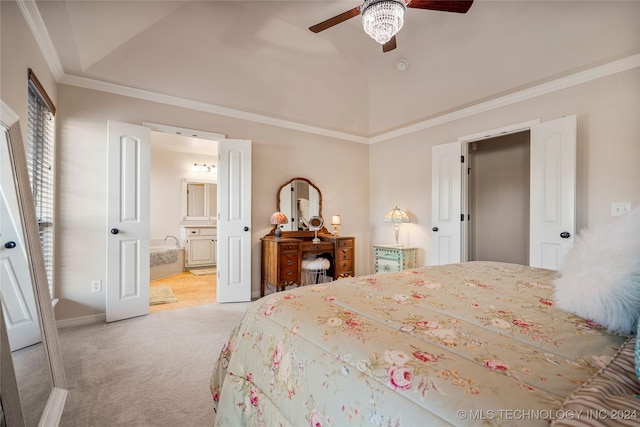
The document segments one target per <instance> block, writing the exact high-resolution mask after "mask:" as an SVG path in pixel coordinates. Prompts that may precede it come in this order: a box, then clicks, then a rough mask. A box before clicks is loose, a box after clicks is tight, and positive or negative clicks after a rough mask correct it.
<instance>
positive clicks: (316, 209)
mask: <svg viewBox="0 0 640 427" xmlns="http://www.w3.org/2000/svg"><path fill="white" fill-rule="evenodd" d="M278 211H280V212H282V213H284V214H285V215H286V216H287V218H288V219H289V222H288V223H287V224H283V225H282V226H281V230H282V231H308V230H310V228H309V219H310V218H311V217H313V216H317V217H322V193H320V190H319V189H318V187H316V186H315V185H314V184H313V183H312V182H311V181H309V180H308V179H306V178H293V179H291V180H290V181H287V182H286V183H284V184H283V185H282V186H281V187H280V189H279V190H278Z"/></svg>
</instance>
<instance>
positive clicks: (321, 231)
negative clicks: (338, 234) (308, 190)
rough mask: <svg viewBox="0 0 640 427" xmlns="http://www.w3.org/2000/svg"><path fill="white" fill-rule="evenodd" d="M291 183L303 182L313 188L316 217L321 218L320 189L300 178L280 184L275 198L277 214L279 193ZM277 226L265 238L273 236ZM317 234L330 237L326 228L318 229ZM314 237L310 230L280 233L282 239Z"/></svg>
mask: <svg viewBox="0 0 640 427" xmlns="http://www.w3.org/2000/svg"><path fill="white" fill-rule="evenodd" d="M293 181H304V182H306V183H307V184H309V186H310V187H313V188H314V189H315V190H316V191H317V192H318V199H319V201H318V214H319V215H318V216H319V217H321V218H322V192H321V191H320V189H319V188H318V187H316V185H315V184H314V183H313V182H311V181H310V180H308V179H307V178H302V177H296V178H291V179H290V180H289V181H287V182H285V183H284V184H282V185H281V186H280V187H279V188H278V192H277V193H276V197H277V199H278V212H280V193H281V192H282V189H283V188H284V187H286V186H287V185H291V183H292V182H293ZM277 227H278V226H277V225H274V226H273V229H272V230H271V232H269V234H267V236H275V233H276V228H277ZM318 234H320V235H322V234H328V235H331V233H329V230H327V229H326V227H324V226H323V227H322V228H319V229H318ZM314 235H315V232H314V231H312V230H297V231H284V230H283V231H282V237H281V238H287V237H289V238H305V237H313V236H314Z"/></svg>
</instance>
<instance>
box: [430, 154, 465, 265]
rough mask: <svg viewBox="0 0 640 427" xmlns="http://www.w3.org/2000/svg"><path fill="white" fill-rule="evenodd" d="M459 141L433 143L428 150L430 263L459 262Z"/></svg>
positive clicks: (460, 166) (460, 171) (460, 170)
mask: <svg viewBox="0 0 640 427" xmlns="http://www.w3.org/2000/svg"><path fill="white" fill-rule="evenodd" d="M461 146H462V144H461V143H460V142H452V143H449V144H442V145H435V146H434V147H433V148H432V150H431V156H432V158H431V165H432V170H431V173H432V176H431V227H432V228H431V254H430V256H431V259H430V263H429V264H430V265H442V264H452V263H457V262H460V250H461V245H460V238H461V233H462V232H461V228H462V227H461V221H460V215H461V213H462V208H461V191H462V190H461V177H462V160H461V154H460V153H461Z"/></svg>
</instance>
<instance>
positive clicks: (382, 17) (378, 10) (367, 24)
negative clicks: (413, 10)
mask: <svg viewBox="0 0 640 427" xmlns="http://www.w3.org/2000/svg"><path fill="white" fill-rule="evenodd" d="M406 9H407V5H406V3H405V2H404V0H365V2H364V3H363V4H362V6H361V9H360V10H361V11H362V26H363V27H364V32H365V33H367V34H369V36H371V38H372V39H374V40H375V41H377V42H378V43H380V44H385V43H386V42H388V41H389V40H391V37H393V36H395V35H396V33H397V32H398V31H400V28H402V24H404V12H405V10H406Z"/></svg>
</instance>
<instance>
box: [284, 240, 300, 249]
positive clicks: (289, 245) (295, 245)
mask: <svg viewBox="0 0 640 427" xmlns="http://www.w3.org/2000/svg"><path fill="white" fill-rule="evenodd" d="M298 246H299V244H298V243H295V242H294V243H280V250H281V251H297V250H298Z"/></svg>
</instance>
